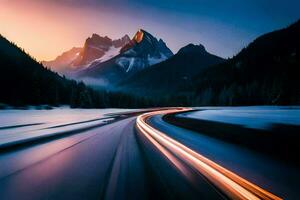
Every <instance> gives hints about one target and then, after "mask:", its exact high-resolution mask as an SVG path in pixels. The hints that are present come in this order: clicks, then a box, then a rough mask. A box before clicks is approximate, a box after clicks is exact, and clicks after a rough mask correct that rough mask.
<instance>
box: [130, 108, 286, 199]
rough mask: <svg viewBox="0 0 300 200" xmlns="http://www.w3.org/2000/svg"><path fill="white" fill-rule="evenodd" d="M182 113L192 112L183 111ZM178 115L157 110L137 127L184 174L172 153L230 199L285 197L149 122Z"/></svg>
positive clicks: (172, 110)
mask: <svg viewBox="0 0 300 200" xmlns="http://www.w3.org/2000/svg"><path fill="white" fill-rule="evenodd" d="M180 110H181V111H184V110H189V109H180ZM174 112H178V109H171V110H164V111H155V112H150V113H146V114H143V115H140V116H138V118H137V121H136V125H137V128H138V129H139V130H140V132H141V133H142V134H144V135H145V136H146V138H147V139H148V140H149V141H150V142H151V143H152V144H153V145H154V146H155V147H156V148H157V149H158V150H159V151H160V152H162V153H163V155H165V156H166V157H167V158H168V159H169V160H170V161H171V162H172V163H173V164H174V165H175V167H176V168H178V169H179V170H180V171H181V172H182V173H183V174H184V175H187V172H186V171H185V170H184V169H183V168H182V167H181V165H180V164H179V162H178V160H176V159H175V158H176V157H175V156H173V155H172V154H171V153H170V152H172V153H173V154H175V155H176V156H177V157H178V158H180V159H181V160H183V161H185V162H186V163H188V164H189V165H190V166H192V167H193V168H194V169H196V170H197V171H198V172H200V173H201V174H202V175H204V176H205V177H206V178H207V179H208V180H209V181H211V182H212V183H213V184H214V185H215V186H216V187H217V188H219V189H220V190H221V191H223V193H224V194H226V195H227V196H228V197H230V198H231V199H243V200H256V199H266V200H280V199H282V198H280V197H277V196H276V195H274V194H272V193H270V192H268V191H266V190H264V189H262V188H260V187H259V186H257V185H255V184H253V183H251V182H249V181H247V180H245V179H243V178H242V177H240V176H238V175H236V174H234V173H233V172H231V171H229V170H227V169H225V168H224V167H222V166H220V165H218V164H217V163H215V162H213V161H211V160H209V159H208V158H206V157H204V156H202V155H200V154H199V153H197V152H195V151H193V150H192V149H190V148H188V147H186V146H185V145H183V144H181V143H179V142H177V141H176V140H174V139H172V138H170V137H169V136H167V135H165V134H164V133H162V132H160V131H159V130H157V129H154V128H153V127H151V126H150V125H148V124H147V123H146V120H147V119H148V118H149V117H151V116H153V115H158V114H169V113H174Z"/></svg>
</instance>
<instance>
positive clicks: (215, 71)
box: [0, 21, 300, 107]
mask: <svg viewBox="0 0 300 200" xmlns="http://www.w3.org/2000/svg"><path fill="white" fill-rule="evenodd" d="M299 35H300V21H297V22H296V23H294V24H292V25H290V26H289V27H287V28H284V29H281V30H278V31H274V32H271V33H268V34H265V35H263V36H261V37H258V38H257V39H255V40H254V41H253V42H252V43H250V44H249V45H248V46H247V47H246V48H244V49H243V50H242V51H241V52H239V53H238V54H237V55H236V56H234V57H233V58H231V59H227V60H225V59H223V58H220V57H218V56H216V55H213V54H211V53H209V52H207V51H206V49H205V47H204V46H203V45H201V44H199V45H194V44H189V45H187V46H185V47H183V48H181V49H180V50H179V51H178V52H177V53H176V54H175V55H173V53H172V51H171V50H170V49H169V48H168V47H167V45H166V44H165V43H164V42H163V40H161V39H156V38H155V37H154V36H153V35H151V34H150V33H149V32H147V31H145V30H139V31H137V33H136V34H135V35H134V37H133V38H132V39H130V38H129V37H128V36H124V37H123V38H121V39H118V40H111V39H110V38H108V37H101V36H99V35H96V34H93V36H92V37H91V38H88V39H87V40H86V42H85V45H84V46H83V47H82V48H81V47H80V48H72V49H71V50H70V51H68V52H65V53H63V54H62V55H61V56H59V57H57V59H55V60H54V61H51V62H47V63H45V62H44V64H45V65H48V66H49V65H50V68H51V69H53V70H56V71H57V72H59V73H62V74H67V75H68V76H69V77H72V78H75V79H77V80H83V81H85V82H86V83H87V84H90V85H94V86H97V87H98V86H101V87H102V89H104V90H102V93H98V92H95V91H93V90H91V89H89V88H87V87H85V86H84V85H83V84H82V83H81V84H77V83H75V82H74V81H68V80H66V79H64V78H61V77H60V76H58V75H57V74H55V73H53V72H51V71H49V70H47V69H44V68H42V65H40V64H39V63H37V62H36V61H34V60H32V59H31V58H30V57H29V56H28V55H27V54H25V53H24V52H22V51H21V50H20V49H18V48H17V47H16V46H14V45H13V44H12V43H9V42H8V41H7V40H5V39H4V38H3V37H1V40H0V41H1V43H0V48H1V49H0V50H1V51H0V66H1V70H2V71H1V77H2V78H1V85H2V91H3V92H2V94H1V95H2V96H1V98H0V102H8V103H9V102H13V103H18V101H21V102H23V103H26V102H27V103H31V102H35V101H38V102H44V103H47V102H65V103H70V102H71V100H70V99H73V98H71V96H72V94H74V93H73V92H70V91H79V92H75V94H76V95H77V97H76V98H77V99H78V98H79V97H80V98H79V99H81V100H78V101H77V102H85V103H83V105H84V104H86V102H91V101H94V102H98V103H99V104H101V105H102V106H117V107H124V106H128V107H139V106H178V105H183V106H184V105H186V106H199V105H266V104H268V105H269V104H288V105H294V104H300V79H299V68H300V40H299ZM2 72H3V73H2ZM14 80H17V81H14ZM5 85H11V87H12V88H14V90H11V89H10V87H5ZM70 85H71V86H70ZM80 88H81V89H80ZM82 88H84V89H82ZM98 89H99V88H98ZM103 91H106V92H103ZM63 93H65V94H67V95H66V97H64V96H63ZM61 95H62V96H61ZM49 96H51V97H49ZM95 96H97V97H95ZM54 97H55V98H54ZM37 99H39V100H37ZM55 99H56V100H55ZM58 99H59V100H58ZM95 99H96V100H95ZM137 99H138V100H137ZM100 102H101V103H100ZM110 102H113V103H112V104H111V103H110ZM77 104H78V103H77ZM88 104H89V105H93V104H94V103H88Z"/></svg>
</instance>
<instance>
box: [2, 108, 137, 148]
mask: <svg viewBox="0 0 300 200" xmlns="http://www.w3.org/2000/svg"><path fill="white" fill-rule="evenodd" d="M131 111H136V110H133V109H69V108H66V107H63V108H56V109H52V110H0V147H1V146H2V147H3V146H8V145H10V144H14V143H19V142H22V141H27V140H33V139H34V138H40V137H47V136H50V135H54V134H62V133H65V132H70V131H75V130H78V129H84V128H89V127H93V126H96V125H98V124H99V125H100V124H103V123H106V122H107V121H109V120H112V119H113V116H111V115H109V114H117V113H122V112H131Z"/></svg>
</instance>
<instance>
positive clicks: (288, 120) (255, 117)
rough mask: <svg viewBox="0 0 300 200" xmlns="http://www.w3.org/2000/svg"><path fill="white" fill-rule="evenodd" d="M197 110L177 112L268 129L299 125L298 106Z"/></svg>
mask: <svg viewBox="0 0 300 200" xmlns="http://www.w3.org/2000/svg"><path fill="white" fill-rule="evenodd" d="M198 109H200V110H199V111H195V112H189V113H183V114H178V115H177V116H178V117H188V118H193V119H202V120H210V121H216V122H223V123H229V124H236V125H242V126H244V127H247V128H254V129H268V128H270V127H271V125H272V124H287V125H298V126H300V106H249V107H204V108H198Z"/></svg>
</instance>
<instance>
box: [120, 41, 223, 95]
mask: <svg viewBox="0 0 300 200" xmlns="http://www.w3.org/2000/svg"><path fill="white" fill-rule="evenodd" d="M224 61H225V59H223V58H221V57H218V56H215V55H213V54H210V53H208V52H207V51H206V50H205V48H204V46H203V45H201V44H200V45H194V44H189V45H187V46H185V47H183V48H181V49H180V50H179V51H178V53H176V54H175V55H174V56H172V57H171V58H169V59H167V60H166V61H164V62H161V63H158V64H156V65H153V66H152V67H149V68H147V69H145V70H141V71H139V72H138V73H136V74H134V75H133V76H130V77H129V78H127V79H124V80H123V81H121V82H120V83H119V84H118V89H119V90H127V91H130V90H131V91H133V92H134V93H136V92H137V91H139V92H140V93H141V94H143V95H145V94H148V93H149V94H150V95H151V94H157V93H158V94H159V93H165V92H166V91H168V93H170V92H175V90H176V89H177V87H178V86H182V85H186V84H190V83H191V81H192V78H193V77H194V76H195V75H197V74H198V73H199V72H200V71H202V70H204V69H206V68H207V67H209V66H212V65H216V64H219V63H222V62H224Z"/></svg>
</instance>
